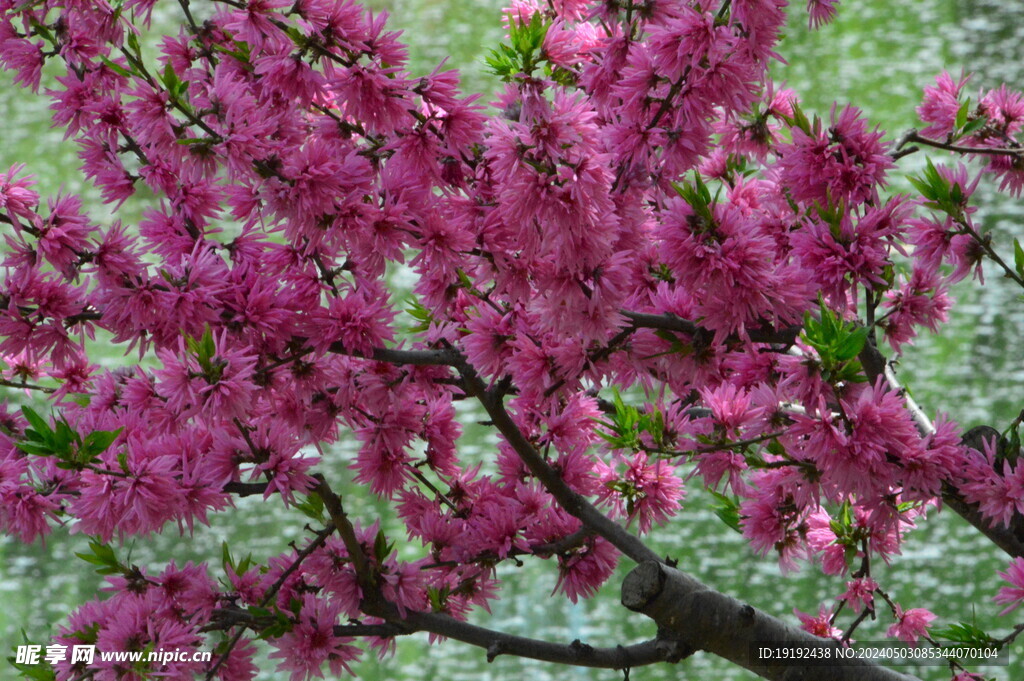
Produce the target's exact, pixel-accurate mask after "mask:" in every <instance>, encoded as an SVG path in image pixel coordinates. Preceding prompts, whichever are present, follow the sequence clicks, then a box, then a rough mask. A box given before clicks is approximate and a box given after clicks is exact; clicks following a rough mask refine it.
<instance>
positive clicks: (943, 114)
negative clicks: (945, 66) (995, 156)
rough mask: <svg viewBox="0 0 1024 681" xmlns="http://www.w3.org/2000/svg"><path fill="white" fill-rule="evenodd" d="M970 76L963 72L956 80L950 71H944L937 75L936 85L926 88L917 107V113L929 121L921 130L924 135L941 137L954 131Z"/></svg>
mask: <svg viewBox="0 0 1024 681" xmlns="http://www.w3.org/2000/svg"><path fill="white" fill-rule="evenodd" d="M970 78H971V77H970V76H969V75H963V74H961V75H960V79H959V80H958V81H954V80H953V76H951V75H950V74H949V72H948V71H943V72H942V73H941V74H939V75H938V76H936V78H935V85H933V86H930V87H926V88H925V89H924V101H923V102H922V103H921V106H919V107H917V115H918V116H920V117H921V120H922V121H924V122H925V123H928V126H927V127H926V128H924V129H923V130H921V134H922V135H925V136H927V137H932V138H936V139H941V138H943V137H945V136H946V135H948V134H950V133H951V132H953V127H954V126H955V125H956V114H957V112H958V111H959V110H960V94H961V92H962V91H963V89H964V85H966V84H967V81H968V80H970Z"/></svg>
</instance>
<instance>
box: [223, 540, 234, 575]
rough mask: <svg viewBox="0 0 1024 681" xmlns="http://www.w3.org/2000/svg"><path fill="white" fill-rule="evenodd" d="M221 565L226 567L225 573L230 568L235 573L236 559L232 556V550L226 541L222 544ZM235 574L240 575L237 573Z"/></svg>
mask: <svg viewBox="0 0 1024 681" xmlns="http://www.w3.org/2000/svg"><path fill="white" fill-rule="evenodd" d="M220 564H221V565H223V566H224V571H225V572H226V571H227V570H228V568H230V569H231V571H232V572H235V559H234V558H233V557H232V556H231V549H230V548H229V547H228V543H227V542H226V541H224V542H221V543H220ZM235 574H238V573H237V572H235Z"/></svg>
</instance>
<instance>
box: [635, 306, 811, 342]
mask: <svg viewBox="0 0 1024 681" xmlns="http://www.w3.org/2000/svg"><path fill="white" fill-rule="evenodd" d="M619 312H620V314H622V316H624V317H625V318H626V319H628V320H629V321H630V322H631V323H632V324H633V326H635V327H637V328H643V329H664V330H665V331H677V332H679V333H687V334H690V335H691V336H696V335H700V334H710V333H711V332H710V331H708V330H707V329H705V328H704V327H702V326H699V325H697V324H695V323H694V322H691V321H690V320H688V319H683V318H682V317H677V316H676V315H674V314H650V313H647V312H631V311H630V310H620V311H619ZM802 329H803V325H799V326H787V327H786V328H784V329H771V328H760V329H750V330H748V332H747V335H748V337H749V338H750V340H751V341H753V342H754V343H778V344H781V345H792V344H793V343H794V342H795V341H796V339H797V338H798V337H799V336H800V331H801V330H802ZM730 338H734V339H738V337H735V336H731V337H730Z"/></svg>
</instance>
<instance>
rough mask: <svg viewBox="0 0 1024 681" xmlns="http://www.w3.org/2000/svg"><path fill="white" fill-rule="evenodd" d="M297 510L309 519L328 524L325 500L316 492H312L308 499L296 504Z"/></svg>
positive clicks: (307, 496)
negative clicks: (325, 516) (325, 515)
mask: <svg viewBox="0 0 1024 681" xmlns="http://www.w3.org/2000/svg"><path fill="white" fill-rule="evenodd" d="M295 508H297V509H299V510H300V511H302V513H303V514H305V515H306V516H307V517H309V518H312V519H313V520H317V521H319V522H323V523H325V524H326V519H325V518H324V500H323V499H322V498H321V497H320V495H319V494H317V493H316V492H310V493H309V494H308V495H306V498H305V499H303V500H302V501H300V502H299V503H297V504H295Z"/></svg>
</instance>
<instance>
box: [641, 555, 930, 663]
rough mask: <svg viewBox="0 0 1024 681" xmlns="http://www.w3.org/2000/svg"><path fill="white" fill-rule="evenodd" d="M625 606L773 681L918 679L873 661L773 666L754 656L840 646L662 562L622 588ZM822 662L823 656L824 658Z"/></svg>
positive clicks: (690, 642) (644, 567) (831, 650)
mask: <svg viewBox="0 0 1024 681" xmlns="http://www.w3.org/2000/svg"><path fill="white" fill-rule="evenodd" d="M622 604H623V605H624V606H626V607H627V608H629V609H630V610H633V611H635V612H641V613H643V614H645V615H647V616H648V617H650V618H651V619H653V620H654V621H655V622H656V623H657V624H658V626H659V627H661V628H662V629H663V630H666V631H669V632H671V633H672V634H675V635H676V636H677V637H678V639H679V641H680V642H682V644H683V645H685V646H688V647H690V648H692V649H693V650H705V651H707V652H709V653H712V654H713V655H717V656H719V657H722V658H725V659H726V660H729V661H730V662H733V663H735V664H738V665H740V666H741V667H744V668H746V669H749V670H750V671H752V672H754V673H755V674H757V675H759V676H762V677H764V678H766V679H770V680H772V681H796V680H797V679H820V680H822V681H825V680H827V681H910V680H911V679H913V678H914V677H911V676H907V675H905V674H901V673H899V672H896V671H893V670H891V669H887V668H885V667H881V666H878V665H876V664H874V663H873V662H871V661H869V660H857V659H850V660H845V659H844V660H843V662H842V664H834V665H829V666H802V665H798V664H795V663H794V664H786V665H779V666H774V665H772V666H769V665H766V664H763V663H761V662H759V661H758V660H757V659H756V658H755V656H754V652H755V649H756V648H757V647H758V646H761V645H780V644H789V645H797V646H801V647H806V648H815V649H820V650H823V651H824V650H826V649H829V653H833V658H834V657H835V656H834V651H836V650H838V649H839V643H838V641H834V640H831V639H824V638H818V637H817V636H814V635H812V634H810V633H808V632H806V631H803V630H801V629H797V628H795V627H793V626H790V625H789V624H786V623H785V622H783V621H782V620H779V619H776V618H774V617H772V616H770V615H767V614H765V613H763V612H761V611H760V610H758V609H756V608H754V607H752V606H750V605H747V604H744V603H741V602H740V601H738V600H736V599H735V598H732V597H730V596H726V595H725V594H722V593H719V592H717V591H715V590H713V589H711V588H709V587H708V586H706V585H704V584H702V583H701V582H699V581H697V580H696V579H694V578H693V577H690V576H689V575H686V574H684V573H682V572H680V571H679V570H676V569H674V568H671V567H669V566H666V565H662V564H659V563H654V562H648V563H643V564H641V565H639V566H638V567H637V568H636V569H634V570H633V571H632V572H630V573H629V575H627V576H626V579H625V581H623V583H622ZM822 657H823V656H822Z"/></svg>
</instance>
